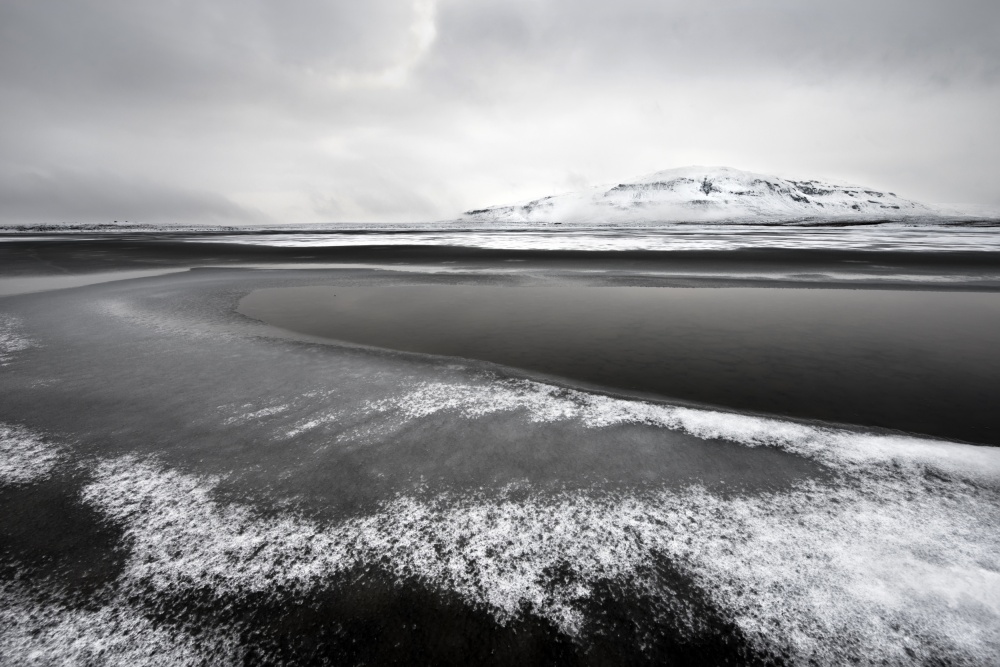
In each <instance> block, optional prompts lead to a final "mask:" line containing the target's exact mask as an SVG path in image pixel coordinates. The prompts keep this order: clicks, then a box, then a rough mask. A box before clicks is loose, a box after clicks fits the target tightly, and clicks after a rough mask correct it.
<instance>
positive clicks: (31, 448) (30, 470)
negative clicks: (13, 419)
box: [0, 423, 60, 484]
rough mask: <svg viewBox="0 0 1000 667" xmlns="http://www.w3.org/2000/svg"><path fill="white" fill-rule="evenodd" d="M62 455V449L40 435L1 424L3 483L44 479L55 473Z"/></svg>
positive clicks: (1, 472)
mask: <svg viewBox="0 0 1000 667" xmlns="http://www.w3.org/2000/svg"><path fill="white" fill-rule="evenodd" d="M59 458H60V453H59V449H58V448H57V447H54V446H53V445H51V444H49V443H47V442H46V441H45V440H44V439H43V438H42V436H40V435H39V434H37V433H34V432H32V431H29V430H28V429H26V428H22V427H20V426H12V425H10V424H3V423H0V484H30V483H32V482H37V481H39V480H42V479H44V478H45V477H47V476H48V475H49V473H50V472H52V469H53V468H54V467H55V466H56V464H57V463H58V462H59Z"/></svg>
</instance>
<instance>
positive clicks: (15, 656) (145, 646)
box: [0, 584, 237, 667]
mask: <svg viewBox="0 0 1000 667" xmlns="http://www.w3.org/2000/svg"><path fill="white" fill-rule="evenodd" d="M0 627H3V632H2V633H0V663H3V664H7V665H14V664H17V665H107V666H108V667H117V666H121V667H133V666H134V665H149V666H151V667H155V666H158V665H163V667H173V666H174V665H178V666H186V665H191V666H194V665H203V664H206V661H207V656H206V653H207V651H206V650H205V648H206V646H207V645H208V644H210V643H212V642H211V640H210V639H209V638H207V637H206V636H205V633H202V634H201V636H200V637H199V641H198V642H195V641H194V640H193V638H192V637H190V636H188V635H186V634H185V633H183V632H177V631H170V630H167V629H164V628H161V627H157V626H155V625H154V624H153V623H152V622H150V621H149V620H148V619H146V618H145V617H143V616H142V614H141V613H140V612H139V611H138V610H136V609H132V608H130V607H129V606H128V605H127V604H125V603H123V602H122V601H120V600H119V601H114V602H112V603H110V604H108V605H105V606H102V607H98V608H97V609H70V608H68V607H65V606H63V605H60V604H58V603H54V602H39V601H37V600H35V599H32V596H30V595H28V594H27V593H26V592H25V591H22V590H18V589H16V588H15V587H14V585H11V584H6V585H3V586H2V587H0ZM220 657H222V655H221V654H220V653H218V652H217V653H215V655H213V661H215V662H216V664H219V658H220ZM222 662H224V663H231V664H236V662H237V661H236V660H232V659H230V660H222Z"/></svg>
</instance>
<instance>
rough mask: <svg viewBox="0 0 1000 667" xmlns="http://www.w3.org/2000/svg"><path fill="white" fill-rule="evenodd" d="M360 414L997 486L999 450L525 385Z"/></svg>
mask: <svg viewBox="0 0 1000 667" xmlns="http://www.w3.org/2000/svg"><path fill="white" fill-rule="evenodd" d="M365 409H366V410H368V411H371V412H374V413H388V414H393V413H394V414H397V415H399V417H400V418H402V419H404V420H410V419H417V418H422V417H427V416H429V415H433V414H435V413H438V412H444V411H449V412H454V413H457V414H459V415H461V416H462V417H464V418H467V419H477V418H479V417H483V416H485V415H488V414H493V413H500V412H514V411H522V412H524V413H525V415H526V416H527V418H528V419H529V420H530V421H532V422H555V421H565V420H576V421H579V422H580V423H582V424H583V425H585V426H587V427H588V428H605V427H610V426H614V425H618V424H646V425H650V426H655V427H659V428H665V429H670V430H674V431H681V432H684V433H688V434H690V435H693V436H696V437H698V438H702V439H705V440H714V439H722V440H729V441H731V442H736V443H739V444H741V445H744V446H747V447H777V448H780V449H783V450H785V451H788V452H791V453H794V454H798V455H800V456H806V457H809V458H811V459H814V460H817V461H819V462H821V463H824V464H826V465H828V466H833V467H835V468H838V469H841V470H845V471H846V470H865V471H868V470H870V469H871V466H872V465H874V464H885V463H889V462H891V463H892V465H893V466H896V467H899V466H905V467H907V468H910V469H912V470H934V471H936V472H938V473H941V474H946V475H949V476H955V477H961V478H962V479H967V480H972V481H976V482H980V483H987V484H996V483H1000V456H998V452H1000V450H997V449H994V448H990V447H981V446H976V445H963V444H957V443H945V442H941V441H937V440H929V439H926V438H918V437H911V436H905V435H877V434H872V433H865V432H858V431H851V430H847V429H837V428H830V427H826V426H816V425H811V424H803V423H797V422H791V421H786V420H781V419H773V418H766V417H756V416H752V415H743V414H736V413H729V412H721V411H716V410H704V409H696V408H686V407H678V406H673V405H666V404H661V403H652V402H648V401H640V400H626V399H620V398H614V397H611V396H604V395H601V394H593V393H588V392H583V391H578V390H574V389H565V388H562V387H556V386H553V385H548V384H543V383H540V382H534V381H531V380H513V379H511V380H497V381H492V382H490V383H489V384H478V385H473V384H460V383H446V382H425V383H419V384H417V385H415V386H414V387H413V388H412V389H410V390H409V391H407V392H405V393H403V394H401V395H399V396H396V397H392V398H389V399H382V400H379V401H370V402H368V403H366V404H365Z"/></svg>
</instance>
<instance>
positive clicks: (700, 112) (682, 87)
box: [0, 0, 1000, 223]
mask: <svg viewBox="0 0 1000 667" xmlns="http://www.w3.org/2000/svg"><path fill="white" fill-rule="evenodd" d="M998 26H1000V6H998V5H997V4H996V3H995V2H991V1H986V0H960V1H959V2H950V3H945V2H941V1H931V0H917V1H910V2H903V1H902V0H882V1H880V2H876V3H870V2H867V3H865V2H860V1H858V0H846V1H845V2H841V3H836V4H830V3H802V2H792V1H791V0H762V1H760V2H752V3H751V2H747V1H746V0H719V1H717V2H712V3H685V2H675V1H668V2H662V1H661V2H654V1H651V0H623V1H621V2H616V3H608V2H596V1H594V0H579V1H576V2H569V1H568V0H532V1H531V2H528V1H527V0H509V1H506V2H499V1H494V0H483V1H479V2H471V1H468V0H438V1H437V2H435V1H434V0H372V1H371V2H365V3H347V2H339V1H338V2H331V1H327V2H324V1H321V0H302V1H300V2H296V3H294V4H291V5H289V4H288V3H278V2H276V1H273V0H249V1H246V2H236V1H235V0H220V1H217V2H213V3H198V2H194V1H193V0H174V1H172V2H165V3H134V2H127V1H125V0H85V1H82V2H81V1H70V0H52V1H51V2H46V3H35V2H28V1H27V0H13V1H12V2H7V3H3V5H0V103H2V104H3V107H4V110H5V111H4V122H3V123H2V125H0V222H5V223H10V222H59V221H64V220H65V221H79V222H109V221H111V220H124V219H127V220H130V221H132V220H135V221H140V222H171V221H175V222H187V223H192V222H205V223H217V222H220V221H230V222H262V221H271V222H299V223H303V222H318V221H352V220H359V221H360V220H430V219H443V218H450V217H453V216H455V215H457V214H458V213H459V212H460V211H461V210H463V209H465V208H470V207H476V206H481V205H488V204H496V203H503V202H507V201H509V200H517V199H522V198H528V197H534V196H539V195H543V194H549V193H550V192H553V191H565V190H568V189H574V188H577V187H580V186H581V185H585V184H591V183H600V182H605V181H618V180H621V179H624V178H628V177H630V176H633V175H637V174H641V173H644V172H649V171H655V170H658V169H665V168H670V167H675V166H682V165H685V164H692V163H702V164H705V163H708V164H728V165H731V166H735V167H740V168H745V169H751V170H757V171H764V172H772V173H778V174H783V175H789V176H801V177H806V178H810V177H817V178H822V177H829V178H840V179H847V180H853V181H859V182H862V183H866V184H870V185H873V186H875V187H885V188H887V189H891V190H893V191H895V192H898V193H900V194H901V195H903V196H907V197H910V198H913V199H917V200H923V201H932V202H933V201H969V202H974V203H981V204H1000V193H998V192H997V191H996V189H995V186H994V183H995V181H996V176H997V170H996V167H995V164H994V160H993V156H994V155H996V154H997V152H998V149H1000V129H998V128H997V124H996V123H995V122H994V121H993V118H992V115H993V113H994V112H995V111H994V110H995V109H996V108H998V107H1000V28H998Z"/></svg>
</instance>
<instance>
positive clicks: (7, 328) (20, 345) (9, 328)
mask: <svg viewBox="0 0 1000 667" xmlns="http://www.w3.org/2000/svg"><path fill="white" fill-rule="evenodd" d="M33 346H34V342H33V341H32V340H31V339H30V338H28V337H27V336H25V335H24V332H23V323H22V322H21V319H20V318H18V317H14V316H13V315H4V314H0V366H6V365H8V364H9V363H10V362H12V361H13V360H14V358H15V356H16V355H17V353H18V352H22V351H24V350H27V349H28V348H30V347H33Z"/></svg>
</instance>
